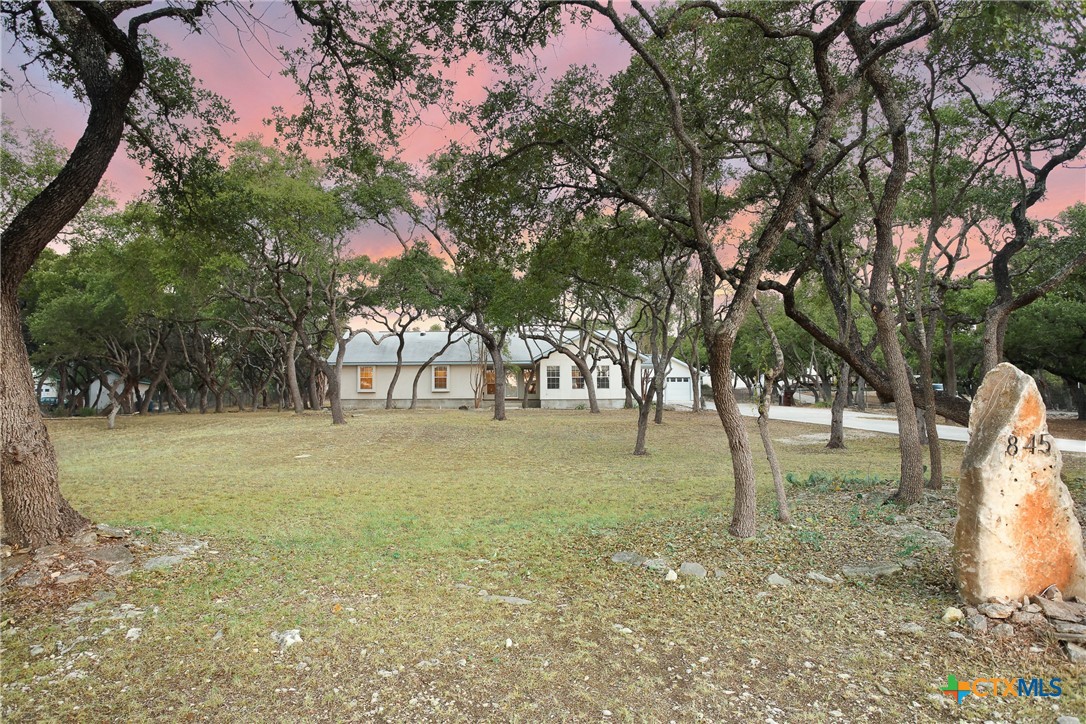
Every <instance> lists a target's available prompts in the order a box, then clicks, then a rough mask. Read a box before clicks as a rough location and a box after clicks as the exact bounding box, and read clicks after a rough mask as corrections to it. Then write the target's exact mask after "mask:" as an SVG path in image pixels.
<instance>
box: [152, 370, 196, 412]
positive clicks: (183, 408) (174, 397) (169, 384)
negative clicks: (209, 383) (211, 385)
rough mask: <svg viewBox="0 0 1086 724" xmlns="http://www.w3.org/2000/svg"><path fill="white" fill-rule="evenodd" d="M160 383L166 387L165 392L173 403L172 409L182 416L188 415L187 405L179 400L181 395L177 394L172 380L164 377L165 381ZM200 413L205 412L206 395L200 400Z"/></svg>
mask: <svg viewBox="0 0 1086 724" xmlns="http://www.w3.org/2000/svg"><path fill="white" fill-rule="evenodd" d="M162 382H163V384H165V385H166V391H167V392H168V393H169V395H170V401H171V402H173V405H174V407H176V408H177V411H178V412H179V413H181V414H182V415H184V414H186V413H188V411H189V406H188V405H187V404H185V401H184V400H183V399H182V398H181V395H179V394H177V390H176V389H174V386H173V380H171V379H170V376H169V375H166V377H165V379H163V380H162ZM160 409H161V408H160ZM200 412H207V395H206V393H205V394H204V396H203V398H202V399H201V400H200Z"/></svg>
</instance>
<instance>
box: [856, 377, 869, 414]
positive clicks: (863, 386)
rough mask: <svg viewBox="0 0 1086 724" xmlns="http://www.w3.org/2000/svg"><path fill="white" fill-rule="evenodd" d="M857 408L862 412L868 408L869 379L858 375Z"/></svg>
mask: <svg viewBox="0 0 1086 724" xmlns="http://www.w3.org/2000/svg"><path fill="white" fill-rule="evenodd" d="M856 409H857V410H860V411H861V412H862V411H864V410H866V409H867V380H865V379H864V378H863V377H860V376H858V375H857V377H856Z"/></svg>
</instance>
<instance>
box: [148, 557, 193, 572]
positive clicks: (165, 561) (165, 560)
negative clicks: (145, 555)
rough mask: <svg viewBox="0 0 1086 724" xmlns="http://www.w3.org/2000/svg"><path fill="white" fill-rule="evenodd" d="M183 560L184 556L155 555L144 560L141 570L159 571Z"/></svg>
mask: <svg viewBox="0 0 1086 724" xmlns="http://www.w3.org/2000/svg"><path fill="white" fill-rule="evenodd" d="M183 560H185V558H184V556H155V557H154V558H150V559H148V560H146V561H144V563H143V570H145V571H159V570H163V569H165V568H170V567H172V566H176V565H177V564H178V563H180V562H181V561H183Z"/></svg>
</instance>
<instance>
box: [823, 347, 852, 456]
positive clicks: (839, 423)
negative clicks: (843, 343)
mask: <svg viewBox="0 0 1086 724" xmlns="http://www.w3.org/2000/svg"><path fill="white" fill-rule="evenodd" d="M851 376H852V369H851V368H850V367H849V366H848V362H844V361H842V362H841V369H840V371H839V372H838V374H837V391H836V392H835V393H834V395H833V407H831V408H830V440H829V442H827V443H826V447H828V448H829V449H831V450H843V449H844V448H845V407H846V406H847V404H848V391H849V389H851V387H852V385H851V384H850V382H851V380H850V378H851Z"/></svg>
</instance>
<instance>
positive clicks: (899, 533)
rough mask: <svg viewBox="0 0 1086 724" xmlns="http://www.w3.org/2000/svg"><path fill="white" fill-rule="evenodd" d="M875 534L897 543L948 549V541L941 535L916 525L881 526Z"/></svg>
mask: <svg viewBox="0 0 1086 724" xmlns="http://www.w3.org/2000/svg"><path fill="white" fill-rule="evenodd" d="M875 530H876V532H878V533H880V534H881V535H884V536H886V537H888V538H893V539H894V540H899V541H906V540H907V541H909V542H910V543H914V544H916V545H918V546H921V547H925V548H940V549H943V550H946V549H949V548H950V539H949V538H947V537H946V536H945V535H943V534H942V533H939V532H938V531H934V530H928V529H927V528H922V527H921V526H919V525H917V524H916V523H903V524H900V525H881V526H878V527H877V528H875Z"/></svg>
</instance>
